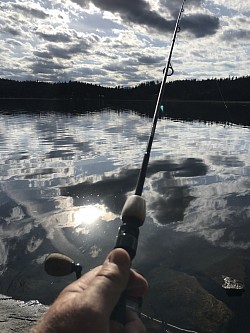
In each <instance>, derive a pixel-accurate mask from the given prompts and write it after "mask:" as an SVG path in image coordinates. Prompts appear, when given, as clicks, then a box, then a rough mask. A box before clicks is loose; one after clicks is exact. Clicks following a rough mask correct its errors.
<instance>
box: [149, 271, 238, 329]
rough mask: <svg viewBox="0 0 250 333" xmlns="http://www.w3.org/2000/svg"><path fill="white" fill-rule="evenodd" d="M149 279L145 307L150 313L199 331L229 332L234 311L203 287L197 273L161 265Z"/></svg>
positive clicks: (152, 272) (166, 320)
mask: <svg viewBox="0 0 250 333" xmlns="http://www.w3.org/2000/svg"><path fill="white" fill-rule="evenodd" d="M147 279H148V281H149V284H150V293H149V294H148V296H147V298H146V299H145V303H146V304H145V311H148V313H149V314H150V315H151V316H153V317H155V318H159V319H160V320H162V321H165V322H168V323H171V324H174V325H177V326H180V327H184V328H186V329H191V330H197V331H198V332H203V333H211V332H212V333H217V332H218V333H223V332H226V329H227V326H228V323H229V321H230V319H231V318H232V315H233V314H232V311H231V310H230V309H229V308H228V307H227V306H226V305H225V304H224V303H223V302H221V301H219V300H218V299H216V298H215V297H214V296H213V295H211V294H210V293H208V292H207V291H206V290H205V289H203V288H202V286H201V285H200V283H199V282H198V281H197V279H196V278H195V277H194V276H190V275H187V274H185V273H183V272H177V271H174V270H171V269H168V268H166V267H159V268H157V269H154V270H153V271H151V272H150V274H149V275H148V276H147ZM152 326H153V327H155V324H154V325H152Z"/></svg>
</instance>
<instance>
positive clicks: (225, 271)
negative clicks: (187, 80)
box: [0, 100, 250, 333]
mask: <svg viewBox="0 0 250 333" xmlns="http://www.w3.org/2000/svg"><path fill="white" fill-rule="evenodd" d="M72 103H73V102H72V101H52V100H51V101H43V100H40V101H39V100H36V101H34V100H32V101H24V100H23V101H22V100H19V101H18V100H16V101H13V100H9V101H6V100H5V101H0V109H1V113H0V157H1V164H0V170H1V171H0V181H1V183H0V185H1V187H0V199H1V200H0V207H1V209H0V235H1V238H0V274H1V280H0V293H2V294H5V295H11V296H13V297H14V298H17V299H22V300H31V299H37V300H39V301H40V302H42V303H45V304H49V303H50V302H52V301H53V299H54V298H55V297H56V295H57V294H58V293H59V291H60V290H61V289H62V288H63V287H64V286H66V285H67V284H68V283H69V282H71V281H73V280H74V276H73V275H71V276H68V277H60V278H55V277H51V276H48V275H47V274H46V273H45V272H44V269H43V263H44V260H45V258H46V256H47V255H48V254H49V253H52V252H60V253H64V254H66V255H67V256H70V257H71V258H72V259H73V260H74V261H75V262H79V263H81V265H82V266H83V272H86V271H88V270H89V269H91V268H93V267H94V266H96V265H99V264H101V263H102V261H103V260H104V258H105V257H106V255H107V254H108V252H109V251H110V250H111V249H112V248H113V246H114V244H115V238H116V235H117V231H118V227H119V226H120V224H121V222H120V213H121V210H122V207H123V205H124V202H125V200H126V198H127V196H129V195H131V194H133V191H134V189H135V186H136V181H137V177H138V173H139V169H140V166H141V162H142V158H143V155H144V151H145V149H146V144H147V140H148V135H149V133H150V129H151V123H152V119H151V117H149V116H147V115H146V114H143V112H138V111H137V110H136V108H135V109H133V108H131V107H128V106H127V105H125V104H124V105H122V104H121V105H119V106H118V105H116V106H112V105H109V106H99V107H98V106H95V105H90V104H86V105H85V104H81V103H78V104H77V105H75V104H74V103H73V104H72ZM209 105H210V107H211V109H212V108H213V112H214V108H215V107H216V106H215V105H213V104H212V103H210V104H209ZM147 107H149V106H148V105H147ZM182 107H183V106H182ZM201 107H202V106H201ZM207 107H208V106H207V105H206V108H207ZM186 108H190V110H191V111H192V103H188V105H187V106H186ZM141 109H143V107H141ZM67 110H70V111H71V113H68V112H67ZM191 111H190V112H191ZM185 112H187V109H186V110H185ZM249 151H250V131H249V127H246V126H241V125H232V124H225V123H213V122H207V123H206V122H201V121H181V120H174V119H170V118H168V117H167V114H164V116H163V115H162V116H161V118H160V119H159V122H158V125H157V130H156V135H155V139H154V143H153V147H152V152H151V157H150V163H149V167H148V173H147V179H146V181H145V185H144V190H143V197H144V198H145V200H146V203H147V216H146V220H145V223H144V225H143V227H142V228H140V237H139V246H138V250H137V256H136V258H135V260H134V262H133V266H134V268H136V269H137V270H138V271H140V272H141V273H142V274H143V275H144V276H145V277H146V278H147V279H148V281H149V284H150V291H149V293H148V295H147V296H146V298H145V300H144V305H143V313H145V314H147V315H150V316H153V317H154V318H157V319H159V320H161V321H167V322H169V323H171V324H174V325H177V326H180V327H184V328H187V329H190V330H195V331H197V332H213V333H216V332H220V333H223V332H225V333H232V332H237V333H241V332H242V333H243V332H244V333H245V332H247V331H248V329H249V326H250V319H249V308H250V306H249V305H250V296H249V287H250V227H249V221H250V178H249V176H250V154H249ZM224 275H225V276H230V277H232V278H235V279H239V280H241V281H243V282H244V284H245V289H246V290H245V292H244V293H243V295H242V296H240V297H229V296H228V295H227V294H226V293H225V291H224V290H223V288H222V287H221V284H222V282H223V279H222V276H224ZM145 324H146V325H147V327H148V331H149V332H160V331H161V330H160V326H159V324H157V323H155V322H153V321H151V320H147V319H145ZM171 332H172V331H171ZM173 332H175V331H174V330H173Z"/></svg>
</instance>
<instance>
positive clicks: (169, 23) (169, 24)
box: [72, 0, 219, 37]
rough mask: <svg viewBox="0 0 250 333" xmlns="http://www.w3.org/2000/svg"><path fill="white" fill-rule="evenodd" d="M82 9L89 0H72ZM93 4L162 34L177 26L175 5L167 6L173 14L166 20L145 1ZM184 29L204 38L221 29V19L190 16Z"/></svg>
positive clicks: (113, 0) (95, 0)
mask: <svg viewBox="0 0 250 333" xmlns="http://www.w3.org/2000/svg"><path fill="white" fill-rule="evenodd" d="M72 1H73V2H76V3H78V4H79V5H80V6H82V7H86V6H87V4H88V3H89V1H88V0H82V1H81V0H72ZM92 2H93V4H94V5H95V6H97V7H98V8H100V9H102V10H104V11H109V12H112V13H118V14H119V15H120V17H121V18H122V20H123V21H124V22H126V23H129V24H131V23H135V24H138V25H142V26H144V27H146V28H153V29H155V30H157V31H160V32H171V31H173V29H174V26H175V20H176V11H177V12H178V11H179V7H177V6H176V4H175V6H173V4H171V3H170V4H169V3H168V4H167V5H166V6H167V8H168V10H169V11H170V13H171V14H172V19H165V18H164V17H162V16H161V15H160V14H159V13H158V12H156V11H153V10H152V9H151V7H150V5H149V3H147V2H145V1H144V0H137V1H133V2H131V1H127V0H119V1H118V0H108V1H103V0H92ZM199 2H200V1H198V0H197V1H195V0H193V1H192V5H198V4H199ZM183 27H184V28H185V29H186V30H188V31H189V32H191V33H192V34H193V35H194V36H195V37H204V36H206V35H212V34H214V33H216V31H217V29H218V28H219V19H218V18H215V17H214V16H210V15H208V14H195V15H189V16H188V17H186V19H185V20H184V25H183Z"/></svg>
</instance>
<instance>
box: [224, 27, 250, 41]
mask: <svg viewBox="0 0 250 333" xmlns="http://www.w3.org/2000/svg"><path fill="white" fill-rule="evenodd" d="M249 37H250V30H243V29H239V30H236V29H235V30H234V29H228V30H225V31H224V32H223V33H222V36H221V39H222V40H224V41H229V42H231V41H238V40H249Z"/></svg>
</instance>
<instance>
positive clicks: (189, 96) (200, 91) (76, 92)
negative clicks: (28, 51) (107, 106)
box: [0, 76, 250, 101]
mask: <svg viewBox="0 0 250 333" xmlns="http://www.w3.org/2000/svg"><path fill="white" fill-rule="evenodd" d="M159 87H160V83H159V82H154V81H151V82H145V83H141V84H139V85H138V86H135V87H132V88H127V87H122V86H117V87H115V88H109V87H102V86H100V85H94V84H88V83H83V82H75V81H69V82H58V83H48V82H38V81H15V80H7V79H0V98H52V99H54V98H60V99H61V98H64V99H70V98H72V99H76V98H81V99H82V98H83V99H105V100H152V99H155V97H156V96H157V94H158V92H159ZM164 98H165V99H169V100H214V101H216V100H217V101H221V100H226V101H250V77H249V76H246V77H240V78H236V77H231V78H227V79H207V80H195V79H194V80H181V81H173V82H168V83H167V84H166V89H165V95H164Z"/></svg>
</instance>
